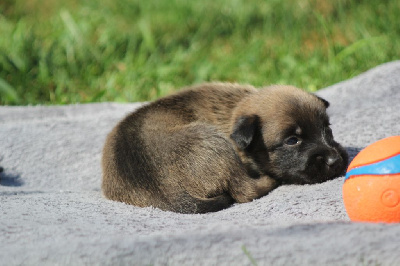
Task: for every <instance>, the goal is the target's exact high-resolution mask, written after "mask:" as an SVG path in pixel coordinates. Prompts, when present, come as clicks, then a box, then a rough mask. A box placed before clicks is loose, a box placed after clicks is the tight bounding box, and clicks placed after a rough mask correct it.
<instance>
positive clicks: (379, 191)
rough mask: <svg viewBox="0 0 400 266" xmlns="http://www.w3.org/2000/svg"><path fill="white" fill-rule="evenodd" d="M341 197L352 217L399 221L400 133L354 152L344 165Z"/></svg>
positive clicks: (354, 219)
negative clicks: (355, 154) (345, 169)
mask: <svg viewBox="0 0 400 266" xmlns="http://www.w3.org/2000/svg"><path fill="white" fill-rule="evenodd" d="M343 200H344V205H345V207H346V211H347V214H348V215H349V218H350V219H351V220H352V221H359V222H377V223H378V222H385V223H398V222H400V136H393V137H388V138H385V139H382V140H379V141H377V142H375V143H373V144H371V145H369V146H367V147H366V148H365V149H363V150H362V151H361V152H360V153H359V154H357V156H356V157H355V158H354V159H353V161H352V162H351V163H350V165H349V167H348V169H347V173H346V178H345V181H344V184H343Z"/></svg>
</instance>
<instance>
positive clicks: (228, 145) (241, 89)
mask: <svg viewBox="0 0 400 266" xmlns="http://www.w3.org/2000/svg"><path fill="white" fill-rule="evenodd" d="M328 106H329V103H328V102H327V101H325V100H324V99H321V98H319V97H317V96H316V95H314V94H311V93H307V92H305V91H303V90H301V89H298V88H295V87H291V86H271V87H266V88H263V89H259V90H258V89H255V88H254V87H251V86H241V85H237V84H226V83H210V84H203V85H198V86H194V87H189V88H186V89H184V90H182V91H181V92H179V93H177V94H174V95H171V96H168V97H165V98H161V99H159V100H157V101H154V102H152V103H150V104H147V105H145V106H143V107H141V108H139V109H138V110H136V111H135V112H133V113H131V114H130V115H128V116H127V117H126V118H124V119H123V120H122V121H121V122H119V124H118V125H117V126H116V127H115V128H114V129H113V130H112V131H111V133H110V134H109V135H108V137H107V140H106V143H105V146H104V151H103V158H102V167H103V180H102V190H103V193H104V195H105V196H106V197H107V198H109V199H112V200H116V201H122V202H125V203H128V204H133V205H136V206H140V207H146V206H153V207H157V208H160V209H162V210H168V211H174V212H180V213H205V212H214V211H219V210H222V209H224V208H227V207H229V206H230V205H231V204H233V203H234V202H238V203H243V202H249V201H252V200H253V199H256V198H259V197H261V196H264V195H266V194H267V193H268V192H270V191H271V190H273V189H274V188H275V187H277V186H278V185H280V184H285V183H286V184H312V183H318V182H323V181H326V180H329V179H332V178H334V177H337V176H339V175H341V174H343V173H344V171H345V169H346V166H347V159H348V157H347V153H346V151H345V150H344V149H343V148H342V146H340V145H339V144H338V143H337V142H335V141H334V139H333V136H332V131H331V129H330V127H329V125H330V124H329V118H328V116H327V114H326V108H327V107H328Z"/></svg>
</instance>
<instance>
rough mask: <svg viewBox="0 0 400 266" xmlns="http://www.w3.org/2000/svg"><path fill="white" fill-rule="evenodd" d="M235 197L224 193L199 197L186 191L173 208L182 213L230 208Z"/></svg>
mask: <svg viewBox="0 0 400 266" xmlns="http://www.w3.org/2000/svg"><path fill="white" fill-rule="evenodd" d="M233 202H234V200H233V198H232V197H231V196H230V195H228V194H222V195H219V196H216V197H213V198H197V197H193V196H191V195H190V194H189V193H187V192H184V193H183V194H181V195H180V196H179V197H178V198H177V199H176V201H175V202H174V203H173V204H172V206H171V210H172V211H174V212H180V213H187V214H189V213H207V212H216V211H220V210H223V209H226V208H228V207H229V206H231V205H232V204H233Z"/></svg>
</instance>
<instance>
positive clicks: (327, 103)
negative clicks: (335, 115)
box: [315, 95, 330, 108]
mask: <svg viewBox="0 0 400 266" xmlns="http://www.w3.org/2000/svg"><path fill="white" fill-rule="evenodd" d="M315 96H317V95H315ZM317 98H318V99H319V100H320V101H322V102H323V103H324V105H325V108H328V107H329V105H330V103H329V102H328V101H327V100H325V99H324V98H321V97H319V96H317Z"/></svg>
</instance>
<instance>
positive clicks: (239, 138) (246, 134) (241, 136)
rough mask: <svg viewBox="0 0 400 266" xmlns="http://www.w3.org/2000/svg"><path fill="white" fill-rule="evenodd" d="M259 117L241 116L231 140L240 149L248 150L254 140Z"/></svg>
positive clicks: (235, 125)
mask: <svg viewBox="0 0 400 266" xmlns="http://www.w3.org/2000/svg"><path fill="white" fill-rule="evenodd" d="M258 120H259V117H258V116H257V115H249V116H241V117H239V118H238V119H237V120H236V122H235V124H234V125H233V130H232V134H231V139H232V140H233V141H234V142H235V143H236V145H237V146H238V147H239V149H241V150H244V149H246V148H247V147H248V146H249V145H250V143H251V141H252V140H253V138H254V134H255V132H256V129H257V126H258V122H259V121H258Z"/></svg>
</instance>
